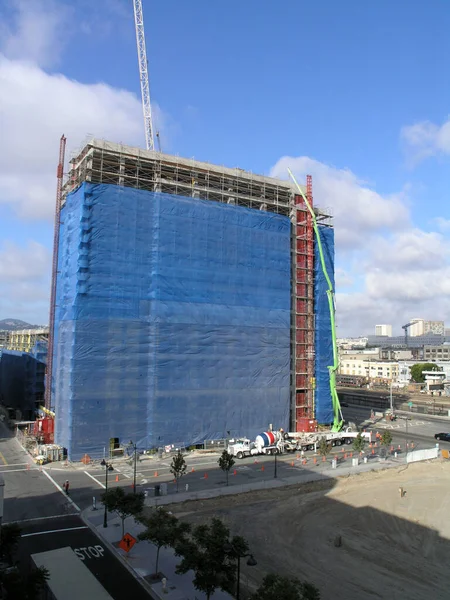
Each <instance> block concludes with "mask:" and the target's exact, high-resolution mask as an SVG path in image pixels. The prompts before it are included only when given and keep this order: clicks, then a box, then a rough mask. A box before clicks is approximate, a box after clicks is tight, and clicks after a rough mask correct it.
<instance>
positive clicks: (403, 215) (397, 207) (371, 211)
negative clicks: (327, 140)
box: [271, 156, 409, 250]
mask: <svg viewBox="0 0 450 600" xmlns="http://www.w3.org/2000/svg"><path fill="white" fill-rule="evenodd" d="M288 167H289V168H290V169H291V171H292V172H293V173H294V175H296V177H297V176H298V179H299V180H300V181H304V180H305V176H306V174H311V175H312V176H313V192H314V203H315V204H316V205H317V206H319V207H321V208H323V209H325V210H326V209H331V213H332V214H333V216H334V225H335V228H336V229H335V231H336V243H337V245H338V247H339V248H340V249H341V250H343V249H345V248H348V249H353V248H358V247H360V246H361V245H362V244H366V243H367V241H368V236H372V235H374V234H377V233H379V232H380V231H383V230H386V229H388V230H400V229H402V228H404V227H405V226H407V225H408V223H409V210H408V207H407V205H406V202H407V196H406V193H405V192H404V191H401V192H398V193H395V194H391V195H388V196H383V195H381V194H379V193H377V192H376V191H374V190H372V189H371V188H369V187H368V186H367V185H366V184H365V183H364V182H363V181H361V180H360V179H359V178H358V177H357V176H356V175H355V174H354V173H352V172H351V171H350V170H348V169H336V168H334V167H331V166H329V165H326V164H324V163H321V162H319V161H317V160H314V159H312V158H309V157H307V156H299V157H296V158H294V157H290V156H285V157H283V158H281V159H280V160H279V161H278V162H277V163H276V165H275V166H274V167H273V168H272V169H271V175H272V176H274V177H282V178H284V179H285V178H286V176H287V169H288Z"/></svg>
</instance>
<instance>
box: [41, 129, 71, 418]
mask: <svg viewBox="0 0 450 600" xmlns="http://www.w3.org/2000/svg"><path fill="white" fill-rule="evenodd" d="M65 153H66V138H65V136H64V135H62V136H61V139H60V141H59V160H58V168H57V170H56V208H55V229H54V232H53V262H52V281H51V288H50V315H49V322H48V351H47V369H46V383H45V392H44V394H45V395H44V399H45V408H48V409H50V408H51V407H50V405H51V399H52V377H53V351H54V345H55V344H54V335H55V311H56V278H57V275H58V254H59V226H60V212H61V200H62V188H63V177H64V157H65Z"/></svg>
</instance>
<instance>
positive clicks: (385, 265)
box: [370, 229, 449, 273]
mask: <svg viewBox="0 0 450 600" xmlns="http://www.w3.org/2000/svg"><path fill="white" fill-rule="evenodd" d="M448 257H449V250H448V242H447V240H446V239H445V238H444V236H443V235H441V234H440V233H437V232H435V231H431V232H426V231H422V230H421V229H410V230H407V231H402V232H399V233H397V234H396V235H395V236H392V237H390V238H388V239H386V238H381V239H379V240H378V242H377V244H376V245H375V246H374V247H373V250H372V252H371V254H370V265H371V266H372V267H373V268H377V267H379V268H380V269H382V270H383V271H384V272H395V271H399V270H401V271H402V272H408V273H409V272H414V271H421V272H423V271H429V272H431V273H434V271H435V270H439V269H442V268H443V267H445V266H446V265H447V263H448Z"/></svg>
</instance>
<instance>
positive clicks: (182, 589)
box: [81, 508, 232, 600]
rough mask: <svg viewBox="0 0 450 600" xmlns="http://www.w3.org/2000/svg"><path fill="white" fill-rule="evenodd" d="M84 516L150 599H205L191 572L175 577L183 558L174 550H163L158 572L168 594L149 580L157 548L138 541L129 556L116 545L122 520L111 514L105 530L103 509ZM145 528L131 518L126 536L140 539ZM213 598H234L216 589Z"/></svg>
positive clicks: (216, 599)
mask: <svg viewBox="0 0 450 600" xmlns="http://www.w3.org/2000/svg"><path fill="white" fill-rule="evenodd" d="M81 516H82V518H83V520H84V521H85V522H86V524H87V525H89V526H90V527H91V529H93V530H94V531H95V533H96V534H97V535H98V536H99V537H100V538H101V539H102V540H103V541H104V542H105V543H106V544H108V545H109V547H110V549H111V550H112V551H113V552H116V553H117V554H118V555H119V556H120V557H121V560H122V561H123V562H124V563H125V565H126V566H127V568H128V570H130V571H131V572H132V573H133V575H134V576H135V577H136V579H138V580H139V581H141V583H142V584H143V586H144V587H145V588H146V589H147V591H148V592H149V594H150V597H152V598H154V599H157V600H159V599H164V600H206V596H205V594H203V593H202V592H199V591H198V590H196V589H195V588H194V584H193V583H192V579H193V573H192V572H188V573H186V574H185V575H176V573H175V568H176V565H177V564H178V563H179V562H180V561H181V558H179V557H177V556H175V555H174V552H173V550H172V549H170V548H161V551H160V553H159V564H158V571H159V572H160V573H164V575H165V577H166V579H167V585H166V592H164V591H163V589H162V583H161V582H157V583H151V582H150V581H149V579H148V578H149V576H150V575H151V574H152V573H154V571H155V565H156V547H155V546H154V545H153V544H150V543H149V542H139V541H138V542H137V543H136V544H135V545H134V546H133V548H132V549H131V550H130V551H129V552H128V554H127V553H126V552H124V551H123V550H121V549H120V548H118V547H117V545H114V544H117V542H119V541H120V538H121V536H122V522H121V520H120V518H119V517H116V516H115V515H114V514H111V513H109V514H108V527H107V528H104V527H103V510H101V508H99V510H96V511H93V510H92V509H91V508H89V509H86V510H84V511H83V512H82V514H81ZM143 529H144V528H143V527H142V525H140V524H138V523H136V522H135V521H134V519H133V518H132V517H129V518H128V519H126V521H125V533H130V534H131V535H132V536H133V537H135V538H137V536H138V533H139V532H140V531H142V530H143ZM211 597H212V598H213V600H232V596H230V595H229V594H227V593H225V592H222V591H221V590H217V591H216V593H215V594H213V596H211Z"/></svg>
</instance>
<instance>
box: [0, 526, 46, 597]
mask: <svg viewBox="0 0 450 600" xmlns="http://www.w3.org/2000/svg"><path fill="white" fill-rule="evenodd" d="M20 535H21V529H20V527H19V526H18V525H17V524H16V523H8V524H6V525H3V527H2V528H1V543H0V598H3V595H2V593H3V594H6V596H5V597H6V598H14V600H38V598H41V590H42V589H43V587H44V584H45V582H46V581H47V579H48V578H49V572H48V571H47V569H44V568H39V569H33V570H32V571H31V572H30V573H29V574H28V575H27V576H26V577H24V576H23V574H22V573H21V572H20V571H19V569H18V568H17V566H16V565H15V564H14V554H15V552H16V550H17V546H18V543H19V539H20Z"/></svg>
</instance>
